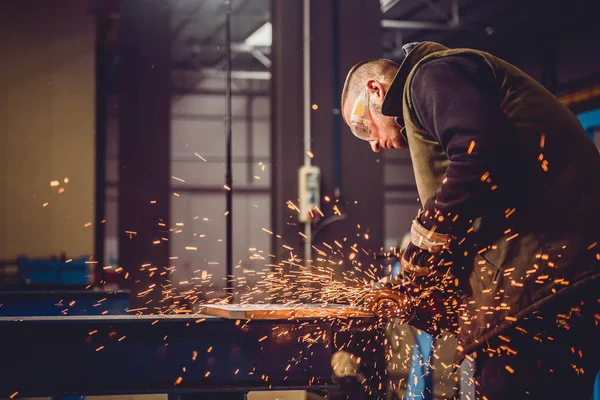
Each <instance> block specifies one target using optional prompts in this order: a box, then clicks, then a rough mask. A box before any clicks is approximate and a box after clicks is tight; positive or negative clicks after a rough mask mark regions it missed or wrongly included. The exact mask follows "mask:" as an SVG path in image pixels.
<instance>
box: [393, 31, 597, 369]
mask: <svg viewBox="0 0 600 400" xmlns="http://www.w3.org/2000/svg"><path fill="white" fill-rule="evenodd" d="M461 60H464V62H462V61H461ZM440 62H441V63H448V65H449V66H450V68H448V65H447V66H446V67H444V68H440V65H438V66H434V63H437V64H439V63H440ZM444 69H445V70H447V71H450V73H449V76H439V75H436V73H435V72H436V71H440V70H444ZM452 79H461V80H462V81H464V82H465V87H464V91H465V93H462V92H461V91H460V90H458V91H456V93H457V94H456V96H454V95H452V93H448V90H443V89H444V88H445V87H444V85H445V84H447V82H450V81H451V80H452ZM440 93H442V94H443V98H440ZM459 100H460V102H461V103H460V104H457V103H456V102H457V101H459ZM465 107H466V108H465ZM466 109H469V110H471V111H472V112H466V111H465V110H466ZM382 110H383V113H384V114H386V115H390V116H402V120H403V121H402V122H403V124H404V126H405V131H404V135H405V137H406V139H407V141H408V145H409V150H410V154H411V159H412V164H413V168H414V172H415V178H416V182H417V188H418V192H419V197H420V200H421V202H422V204H423V208H424V217H423V218H424V224H425V225H426V226H427V227H429V228H435V229H436V231H437V232H442V233H449V234H452V235H454V236H455V237H456V240H455V244H456V246H457V247H455V248H454V254H455V256H460V257H456V258H455V260H454V263H453V265H452V267H451V270H452V272H453V273H454V274H455V275H456V276H457V277H460V279H461V280H462V281H461V286H462V287H464V288H465V293H467V295H466V296H463V298H462V305H461V306H460V307H459V309H458V311H457V314H458V320H457V325H456V326H454V327H453V328H454V329H453V330H454V331H455V333H456V334H457V336H458V340H459V346H458V350H459V356H461V358H462V355H464V354H468V353H470V352H472V351H475V350H477V349H478V348H479V347H480V346H482V345H483V344H484V343H485V342H486V341H487V340H489V339H492V338H494V337H496V336H497V335H499V334H501V333H502V332H504V331H506V330H507V329H509V328H511V326H515V325H517V326H518V324H519V321H520V320H522V319H523V318H528V317H530V316H531V314H532V313H533V312H534V311H536V310H539V309H540V308H542V307H551V306H552V304H557V303H556V302H561V303H564V302H576V301H577V299H578V298H579V296H581V295H582V293H587V292H589V291H593V290H598V287H599V282H600V261H599V259H600V245H599V244H598V243H597V242H598V239H599V236H600V235H599V234H598V228H599V227H600V212H599V211H600V210H599V208H600V155H599V154H598V150H597V149H596V148H595V146H594V144H593V143H592V141H591V140H590V138H589V137H588V136H587V133H586V132H585V130H584V129H583V127H582V126H581V124H580V123H579V121H578V120H577V118H576V117H575V115H573V114H572V113H571V112H570V111H569V110H568V109H567V108H566V107H565V106H564V105H562V104H561V103H560V102H559V101H558V99H557V98H556V97H555V96H553V95H552V94H551V93H550V92H548V91H547V90H546V89H545V88H544V87H542V86H541V85H540V84H538V83H537V82H536V81H535V80H533V79H532V78H530V77H529V76H528V75H526V74H525V73H523V72H522V71H520V70H519V69H517V68H516V67H514V66H512V65H511V64H509V63H507V62H505V61H503V60H501V59H499V58H497V57H495V56H493V55H491V54H488V53H485V52H481V51H476V50H471V49H452V50H451V49H448V48H446V47H444V46H442V45H440V44H437V43H432V42H422V43H420V44H418V45H417V46H416V47H415V48H414V49H413V50H412V51H411V52H410V53H409V54H408V56H407V57H406V58H405V60H404V62H403V63H402V65H401V66H400V69H399V70H398V73H397V75H396V78H395V79H394V82H393V83H392V85H391V87H390V89H389V91H388V93H387V94H386V98H385V101H384V104H383V107H382Z"/></svg>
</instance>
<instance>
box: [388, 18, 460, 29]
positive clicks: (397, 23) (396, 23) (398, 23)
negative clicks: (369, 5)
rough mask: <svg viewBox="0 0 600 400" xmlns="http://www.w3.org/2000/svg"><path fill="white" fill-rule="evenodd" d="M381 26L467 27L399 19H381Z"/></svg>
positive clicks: (409, 27)
mask: <svg viewBox="0 0 600 400" xmlns="http://www.w3.org/2000/svg"><path fill="white" fill-rule="evenodd" d="M381 26H382V27H383V28H387V29H413V30H417V29H423V30H434V31H447V30H461V29H467V28H466V27H463V26H455V25H453V24H452V23H440V22H429V21H397V20H393V19H384V20H381Z"/></svg>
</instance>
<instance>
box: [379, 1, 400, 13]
mask: <svg viewBox="0 0 600 400" xmlns="http://www.w3.org/2000/svg"><path fill="white" fill-rule="evenodd" d="M399 2H400V0H381V1H380V4H381V13H382V14H385V13H386V12H388V11H390V10H391V9H392V8H394V7H395V6H396V4H398V3H399Z"/></svg>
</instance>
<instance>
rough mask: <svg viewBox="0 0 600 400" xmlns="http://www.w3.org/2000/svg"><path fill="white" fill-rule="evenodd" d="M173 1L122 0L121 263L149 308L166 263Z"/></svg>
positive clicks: (136, 301) (139, 302) (135, 295)
mask: <svg viewBox="0 0 600 400" xmlns="http://www.w3.org/2000/svg"><path fill="white" fill-rule="evenodd" d="M170 3H171V2H170V1H168V0H147V1H144V2H143V3H140V2H138V1H135V0H123V1H121V36H120V39H121V51H122V52H121V70H120V98H119V130H120V139H119V213H118V215H119V261H120V263H121V266H122V267H123V268H124V270H125V272H126V273H128V276H127V279H126V280H125V281H124V283H125V286H126V287H129V288H130V289H131V292H132V298H131V307H132V308H144V309H143V310H141V311H144V312H145V313H155V312H156V311H157V310H158V308H159V307H161V304H160V302H159V300H160V298H161V292H160V289H161V285H160V284H161V283H162V282H164V279H165V278H166V277H167V276H168V274H167V275H161V272H163V271H164V268H165V267H168V264H169V242H168V239H169V231H168V230H169V226H170V221H169V202H170V196H171V193H170V147H171V146H170V114H171V93H170V89H171V88H170V77H171V68H170V66H171V47H170V10H169V5H170ZM159 224H160V225H159ZM153 268H156V270H153ZM123 276H125V274H123Z"/></svg>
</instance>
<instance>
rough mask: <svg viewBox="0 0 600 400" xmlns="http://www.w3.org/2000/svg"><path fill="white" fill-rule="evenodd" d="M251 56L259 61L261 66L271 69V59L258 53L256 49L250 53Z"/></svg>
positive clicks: (260, 52)
mask: <svg viewBox="0 0 600 400" xmlns="http://www.w3.org/2000/svg"><path fill="white" fill-rule="evenodd" d="M252 55H253V56H254V58H256V59H257V60H258V61H260V62H261V64H262V65H264V66H265V67H267V68H271V59H270V58H269V57H267V56H266V55H265V54H264V53H263V52H262V51H260V50H258V49H254V50H253V51H252Z"/></svg>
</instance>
